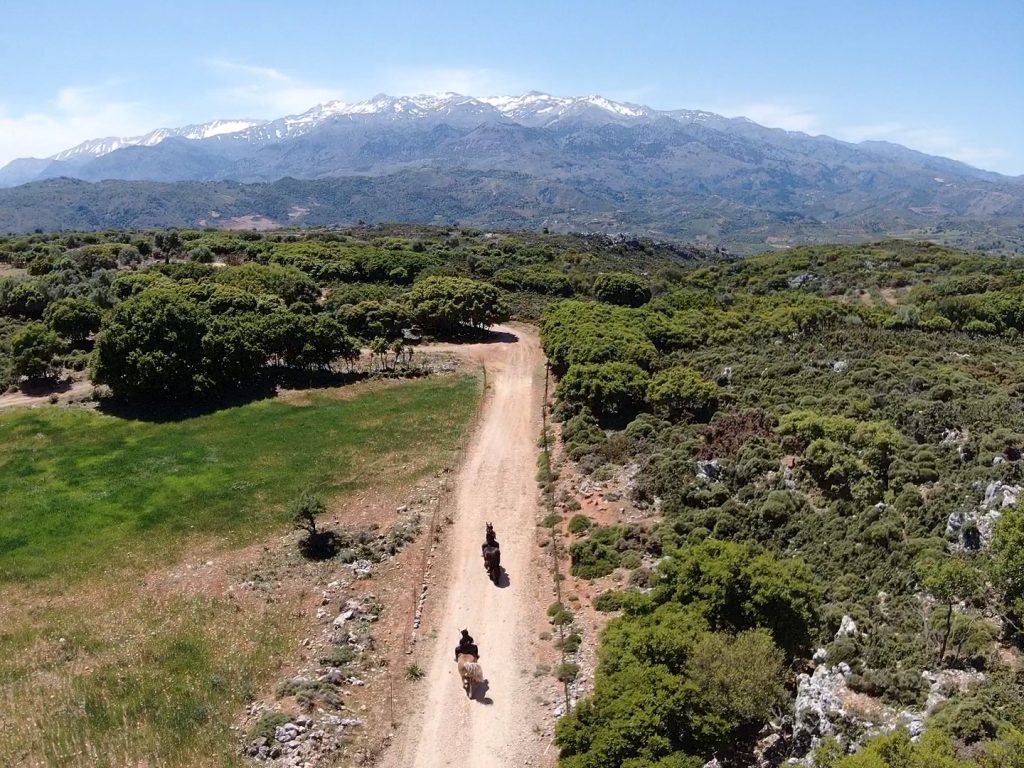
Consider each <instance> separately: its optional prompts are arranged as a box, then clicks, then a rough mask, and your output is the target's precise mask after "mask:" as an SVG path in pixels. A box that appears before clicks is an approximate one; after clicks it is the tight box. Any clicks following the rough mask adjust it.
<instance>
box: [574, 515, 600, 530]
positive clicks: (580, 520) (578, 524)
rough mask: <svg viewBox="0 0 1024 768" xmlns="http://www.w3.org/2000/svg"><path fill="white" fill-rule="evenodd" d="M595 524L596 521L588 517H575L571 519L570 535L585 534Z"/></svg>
mask: <svg viewBox="0 0 1024 768" xmlns="http://www.w3.org/2000/svg"><path fill="white" fill-rule="evenodd" d="M593 524H594V521H593V520H591V519H590V518H589V517H587V516H586V515H573V516H572V517H571V518H570V519H569V533H583V532H584V531H587V530H589V529H590V527H591V526H592V525H593Z"/></svg>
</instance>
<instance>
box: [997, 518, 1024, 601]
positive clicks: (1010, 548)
mask: <svg viewBox="0 0 1024 768" xmlns="http://www.w3.org/2000/svg"><path fill="white" fill-rule="evenodd" d="M992 576H993V580H994V581H995V583H996V584H997V585H998V587H999V588H1000V589H1001V590H1002V592H1003V602H1004V603H1005V604H1006V606H1007V607H1008V608H1009V609H1010V610H1011V611H1012V612H1013V613H1014V614H1016V615H1017V616H1024V510H1022V509H1020V508H1019V507H1010V508H1008V509H1004V510H1003V514H1002V516H1001V517H1000V518H999V522H998V523H996V533H995V537H994V538H993V540H992Z"/></svg>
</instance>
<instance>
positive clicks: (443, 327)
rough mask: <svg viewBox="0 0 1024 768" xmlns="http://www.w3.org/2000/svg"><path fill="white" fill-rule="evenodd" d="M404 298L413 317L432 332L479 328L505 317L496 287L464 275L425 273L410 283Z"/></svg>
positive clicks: (505, 308) (500, 297)
mask: <svg viewBox="0 0 1024 768" xmlns="http://www.w3.org/2000/svg"><path fill="white" fill-rule="evenodd" d="M406 300H407V302H408V306H409V313H410V315H411V317H412V319H413V320H414V321H415V322H416V323H417V324H418V325H419V326H420V327H421V328H424V329H426V330H428V331H431V332H435V333H442V334H452V333H458V332H459V331H460V330H462V329H464V328H467V327H468V328H470V329H481V328H486V327H487V326H489V325H494V324H496V323H501V322H504V321H505V320H507V319H508V308H507V306H506V304H505V302H504V300H503V299H502V296H501V294H500V292H499V291H498V289H497V288H495V287H494V286H492V285H488V284H487V283H482V282H478V281H476V280H470V279H468V278H464V277H428V278H426V279H425V280H422V281H420V282H419V283H417V284H416V285H415V286H413V288H412V290H411V291H409V294H408V297H407V299H406Z"/></svg>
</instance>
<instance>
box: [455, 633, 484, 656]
mask: <svg viewBox="0 0 1024 768" xmlns="http://www.w3.org/2000/svg"><path fill="white" fill-rule="evenodd" d="M463 655H466V656H472V657H473V660H474V661H476V660H478V659H479V658H480V649H479V648H477V647H476V643H475V642H473V637H472V635H470V634H469V630H468V629H464V630H462V638H461V639H460V640H459V644H458V645H457V646H455V660H456V661H458V660H459V656H463Z"/></svg>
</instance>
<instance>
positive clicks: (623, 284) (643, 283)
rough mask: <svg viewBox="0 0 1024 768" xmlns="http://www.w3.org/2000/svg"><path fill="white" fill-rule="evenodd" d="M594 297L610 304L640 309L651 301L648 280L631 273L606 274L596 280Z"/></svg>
mask: <svg viewBox="0 0 1024 768" xmlns="http://www.w3.org/2000/svg"><path fill="white" fill-rule="evenodd" d="M594 297H595V298H597V299H599V300H600V301H606V302H608V303H609V304H622V305H623V306H626V307H639V306H640V305H642V304H646V303H647V302H648V301H650V300H651V287H650V285H649V284H648V282H647V280H645V279H644V278H642V277H639V276H637V275H633V274H630V273H629V272H605V273H603V274H600V275H598V276H597V279H596V280H594Z"/></svg>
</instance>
